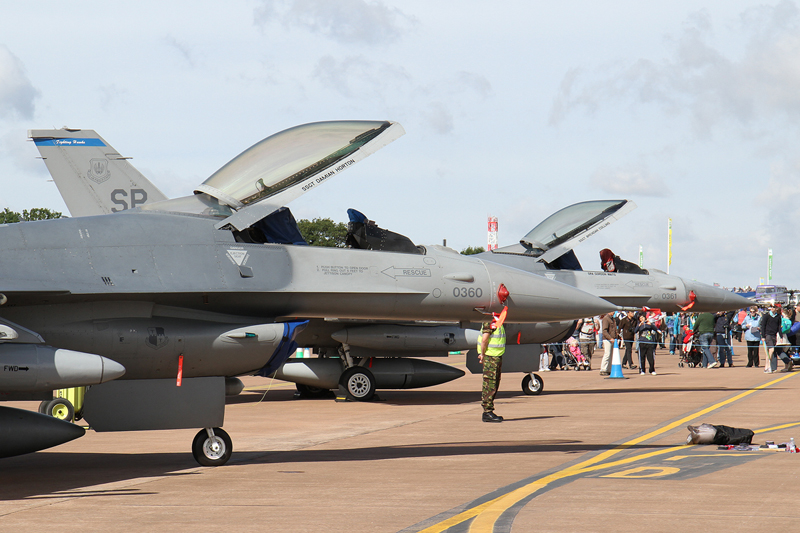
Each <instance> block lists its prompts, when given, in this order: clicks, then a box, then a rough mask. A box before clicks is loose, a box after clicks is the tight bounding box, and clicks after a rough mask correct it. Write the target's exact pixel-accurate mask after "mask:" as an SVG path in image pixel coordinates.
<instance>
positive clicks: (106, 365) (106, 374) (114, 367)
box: [100, 357, 125, 383]
mask: <svg viewBox="0 0 800 533" xmlns="http://www.w3.org/2000/svg"><path fill="white" fill-rule="evenodd" d="M102 359H103V373H102V375H101V377H100V383H105V382H106V381H111V380H112V379H117V378H121V377H122V376H124V375H125V367H124V366H122V365H121V364H119V363H117V362H116V361H112V360H111V359H108V358H107V357H103V358H102Z"/></svg>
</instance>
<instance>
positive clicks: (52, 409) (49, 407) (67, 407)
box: [39, 398, 75, 422]
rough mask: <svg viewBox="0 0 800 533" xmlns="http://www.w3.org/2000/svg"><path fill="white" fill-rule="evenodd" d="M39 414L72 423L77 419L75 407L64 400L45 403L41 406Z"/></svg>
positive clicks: (46, 401)
mask: <svg viewBox="0 0 800 533" xmlns="http://www.w3.org/2000/svg"><path fill="white" fill-rule="evenodd" d="M39 412H40V413H42V414H43V415H48V416H52V417H53V418H58V419H59V420H64V421H66V422H72V420H73V419H74V418H75V407H74V406H73V405H72V402H70V401H69V400H65V399H64V398H56V399H54V400H45V401H43V402H42V403H40V404H39Z"/></svg>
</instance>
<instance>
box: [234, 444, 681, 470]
mask: <svg viewBox="0 0 800 533" xmlns="http://www.w3.org/2000/svg"><path fill="white" fill-rule="evenodd" d="M618 446H619V445H618V444H592V443H584V442H582V441H579V440H528V441H485V442H481V441H478V442H443V443H425V444H410V445H403V446H374V447H367V448H345V449H336V450H294V451H276V452H266V453H258V452H252V453H250V454H248V453H247V452H244V453H243V454H242V457H241V458H240V459H241V461H240V462H239V464H248V463H251V464H264V463H278V464H279V463H293V464H295V465H296V464H297V463H318V462H352V461H379V460H384V459H409V458H423V457H455V456H460V455H472V456H475V455H487V456H489V455H504V454H509V453H552V452H561V453H566V454H579V453H587V452H596V451H606V450H610V449H613V448H616V447H618ZM671 446H672V445H668V446H667V445H655V444H638V445H635V446H630V447H628V448H626V449H631V450H636V449H648V450H651V449H664V448H669V447H671ZM248 455H251V457H249V458H248V457H247V456H248ZM235 459H236V457H235V454H234V458H233V459H231V462H233V461H234V460H235Z"/></svg>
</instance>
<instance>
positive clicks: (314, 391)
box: [295, 383, 332, 398]
mask: <svg viewBox="0 0 800 533" xmlns="http://www.w3.org/2000/svg"><path fill="white" fill-rule="evenodd" d="M295 387H296V388H297V392H299V393H300V396H302V397H303V398H329V397H331V396H332V394H331V391H330V390H329V389H321V388H320V387H312V386H311V385H302V384H300V383H297V384H296V385H295Z"/></svg>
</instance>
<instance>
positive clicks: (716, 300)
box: [683, 280, 753, 313]
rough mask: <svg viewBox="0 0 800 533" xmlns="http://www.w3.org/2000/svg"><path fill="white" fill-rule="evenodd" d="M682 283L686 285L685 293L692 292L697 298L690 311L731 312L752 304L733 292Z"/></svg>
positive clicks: (696, 283) (694, 283)
mask: <svg viewBox="0 0 800 533" xmlns="http://www.w3.org/2000/svg"><path fill="white" fill-rule="evenodd" d="M683 283H684V284H685V285H686V290H687V292H688V291H694V293H695V295H696V296H697V299H696V300H695V304H694V306H692V308H691V309H690V310H691V311H695V312H708V313H715V312H717V311H733V310H736V309H742V308H743V307H749V306H751V305H753V302H751V301H750V300H748V299H747V298H745V297H744V296H741V295H739V294H736V293H735V292H730V291H726V290H724V289H720V288H719V287H712V286H711V285H706V284H705V283H699V282H697V281H686V280H684V282H683Z"/></svg>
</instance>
